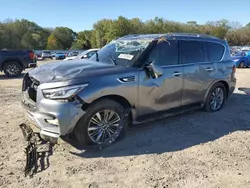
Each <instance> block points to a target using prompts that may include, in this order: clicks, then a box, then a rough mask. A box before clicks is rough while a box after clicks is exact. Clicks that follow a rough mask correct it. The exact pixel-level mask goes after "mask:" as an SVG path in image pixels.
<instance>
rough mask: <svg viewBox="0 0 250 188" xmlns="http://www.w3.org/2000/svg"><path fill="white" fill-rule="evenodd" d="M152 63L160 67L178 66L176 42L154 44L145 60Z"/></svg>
mask: <svg viewBox="0 0 250 188" xmlns="http://www.w3.org/2000/svg"><path fill="white" fill-rule="evenodd" d="M152 61H154V62H155V63H156V64H158V65H161V66H164V65H176V64H178V41H175V40H172V41H171V40H170V41H167V42H166V41H163V42H160V43H158V44H156V46H155V47H154V48H153V50H152V51H151V52H150V54H149V57H148V60H147V62H152Z"/></svg>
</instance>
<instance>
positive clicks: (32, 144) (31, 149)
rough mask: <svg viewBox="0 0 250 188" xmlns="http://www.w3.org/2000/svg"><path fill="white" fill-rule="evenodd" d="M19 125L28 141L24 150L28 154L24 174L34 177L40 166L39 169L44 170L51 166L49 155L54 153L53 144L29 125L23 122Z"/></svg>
mask: <svg viewBox="0 0 250 188" xmlns="http://www.w3.org/2000/svg"><path fill="white" fill-rule="evenodd" d="M19 127H20V128H21V130H22V132H23V136H24V139H25V141H26V142H27V145H26V147H25V150H24V152H25V155H26V165H25V168H24V176H25V177H26V176H28V175H29V176H30V177H33V175H34V174H35V173H37V172H38V169H39V168H40V170H39V171H43V170H45V169H47V168H48V167H49V156H50V155H52V154H53V144H52V143H50V142H48V141H45V140H43V139H42V138H41V137H40V135H39V133H35V132H33V130H32V128H31V127H30V126H29V125H27V124H25V123H22V124H20V125H19ZM39 162H40V163H39ZM46 163H47V164H46Z"/></svg>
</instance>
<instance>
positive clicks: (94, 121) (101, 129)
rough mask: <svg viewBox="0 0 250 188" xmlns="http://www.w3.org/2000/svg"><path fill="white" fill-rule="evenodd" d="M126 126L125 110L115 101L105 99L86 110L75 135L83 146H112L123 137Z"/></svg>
mask: <svg viewBox="0 0 250 188" xmlns="http://www.w3.org/2000/svg"><path fill="white" fill-rule="evenodd" d="M126 125H127V118H126V117H125V110H124V108H123V107H122V106H121V105H120V104H119V103H117V102H115V101H112V100H108V99H103V100H100V101H98V102H96V103H94V104H93V105H91V106H90V107H89V108H88V109H86V114H84V115H83V117H82V118H81V119H80V120H79V122H78V123H77V125H76V127H75V129H74V135H75V137H76V139H77V141H78V142H79V143H80V145H82V146H86V145H88V146H89V145H92V146H93V145H110V144H112V143H113V142H114V141H116V140H117V139H118V137H119V136H121V134H122V132H123V131H124V130H125V126H126Z"/></svg>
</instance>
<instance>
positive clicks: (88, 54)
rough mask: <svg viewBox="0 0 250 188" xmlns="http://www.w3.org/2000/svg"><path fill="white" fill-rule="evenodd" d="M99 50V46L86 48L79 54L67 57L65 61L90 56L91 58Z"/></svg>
mask: <svg viewBox="0 0 250 188" xmlns="http://www.w3.org/2000/svg"><path fill="white" fill-rule="evenodd" d="M98 50H99V49H98V48H94V49H89V50H86V51H84V52H82V53H80V54H79V55H78V56H72V57H66V58H65V59H64V60H63V61H69V60H74V59H89V58H91V57H92V56H93V55H94V54H95V53H96V52H97V51H98Z"/></svg>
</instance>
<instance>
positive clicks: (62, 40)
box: [0, 16, 250, 50]
mask: <svg viewBox="0 0 250 188" xmlns="http://www.w3.org/2000/svg"><path fill="white" fill-rule="evenodd" d="M173 32H184V33H201V34H208V35H213V36H216V37H219V38H221V39H226V40H227V41H228V43H229V44H230V45H236V46H239V45H250V23H248V24H247V25H246V26H241V25H240V24H239V23H238V22H230V21H228V20H219V21H209V22H207V23H206V24H202V25H200V24H198V23H197V22H196V21H189V22H187V23H180V22H175V21H169V20H166V19H163V18H158V17H155V18H154V19H151V20H148V21H145V22H143V21H141V20H140V19H139V18H133V19H127V18H125V17H122V16H119V17H118V18H117V19H102V20H99V21H97V22H96V23H94V25H93V29H92V30H83V31H80V32H78V33H77V32H74V31H73V30H72V29H70V28H67V27H56V28H43V27H41V26H39V25H38V24H36V23H34V22H31V21H29V20H26V19H21V20H6V21H4V22H0V49H35V50H44V49H48V50H59V49H61V50H68V49H89V48H96V47H98V48H100V47H102V46H104V45H105V44H107V43H108V42H110V41H111V40H113V39H115V38H118V37H121V36H124V35H127V34H149V33H151V34H154V33H173Z"/></svg>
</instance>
